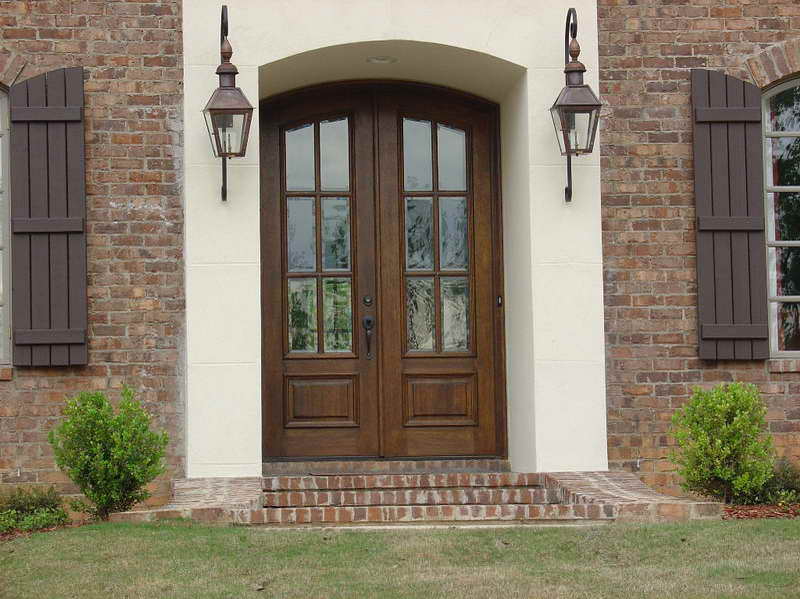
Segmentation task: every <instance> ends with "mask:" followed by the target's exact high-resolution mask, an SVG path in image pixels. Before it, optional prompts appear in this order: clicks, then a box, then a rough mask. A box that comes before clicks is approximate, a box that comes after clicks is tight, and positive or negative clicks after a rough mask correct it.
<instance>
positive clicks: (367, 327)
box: [361, 316, 375, 360]
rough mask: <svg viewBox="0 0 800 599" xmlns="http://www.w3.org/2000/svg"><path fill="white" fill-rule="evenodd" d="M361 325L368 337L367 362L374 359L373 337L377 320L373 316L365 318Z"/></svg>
mask: <svg viewBox="0 0 800 599" xmlns="http://www.w3.org/2000/svg"><path fill="white" fill-rule="evenodd" d="M361 324H362V325H363V326H364V332H365V333H366V336H367V360H371V359H372V335H373V334H374V330H375V318H373V317H372V316H365V317H364V320H362V321H361Z"/></svg>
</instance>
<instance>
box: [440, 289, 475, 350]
mask: <svg viewBox="0 0 800 599" xmlns="http://www.w3.org/2000/svg"><path fill="white" fill-rule="evenodd" d="M440 287H441V294H442V349H443V350H444V351H467V350H468V349H469V283H468V282H467V279H466V277H443V278H442V280H441V282H440Z"/></svg>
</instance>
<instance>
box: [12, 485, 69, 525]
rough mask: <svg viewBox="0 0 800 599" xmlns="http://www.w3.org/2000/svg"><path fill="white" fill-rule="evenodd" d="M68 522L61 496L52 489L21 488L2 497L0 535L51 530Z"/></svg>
mask: <svg viewBox="0 0 800 599" xmlns="http://www.w3.org/2000/svg"><path fill="white" fill-rule="evenodd" d="M67 521H68V517H67V513H66V512H65V511H64V508H63V506H62V502H61V497H60V496H59V494H58V493H57V492H56V490H55V489H54V488H52V487H49V488H47V489H42V488H37V487H32V488H30V489H24V488H22V487H20V488H17V489H14V490H12V491H11V492H9V493H3V494H1V495H0V533H4V532H9V531H12V530H17V529H19V530H25V531H30V530H39V529H41V528H51V527H53V526H60V525H62V524H66V523H67Z"/></svg>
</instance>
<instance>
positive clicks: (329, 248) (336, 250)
mask: <svg viewBox="0 0 800 599" xmlns="http://www.w3.org/2000/svg"><path fill="white" fill-rule="evenodd" d="M322 269H323V270H350V206H349V205H348V199H347V198H323V199H322Z"/></svg>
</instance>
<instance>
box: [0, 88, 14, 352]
mask: <svg viewBox="0 0 800 599" xmlns="http://www.w3.org/2000/svg"><path fill="white" fill-rule="evenodd" d="M10 126H11V121H10V118H9V104H8V94H7V93H6V92H5V91H4V90H3V89H0V364H10V363H11V310H10V307H11V306H10V304H11V282H10V280H9V278H10V276H11V256H10V255H11V252H10V247H11V235H10V230H11V227H10V226H9V225H10V219H11V209H10V203H9V193H8V191H9V184H10V171H9V137H10V136H9V133H10Z"/></svg>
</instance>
